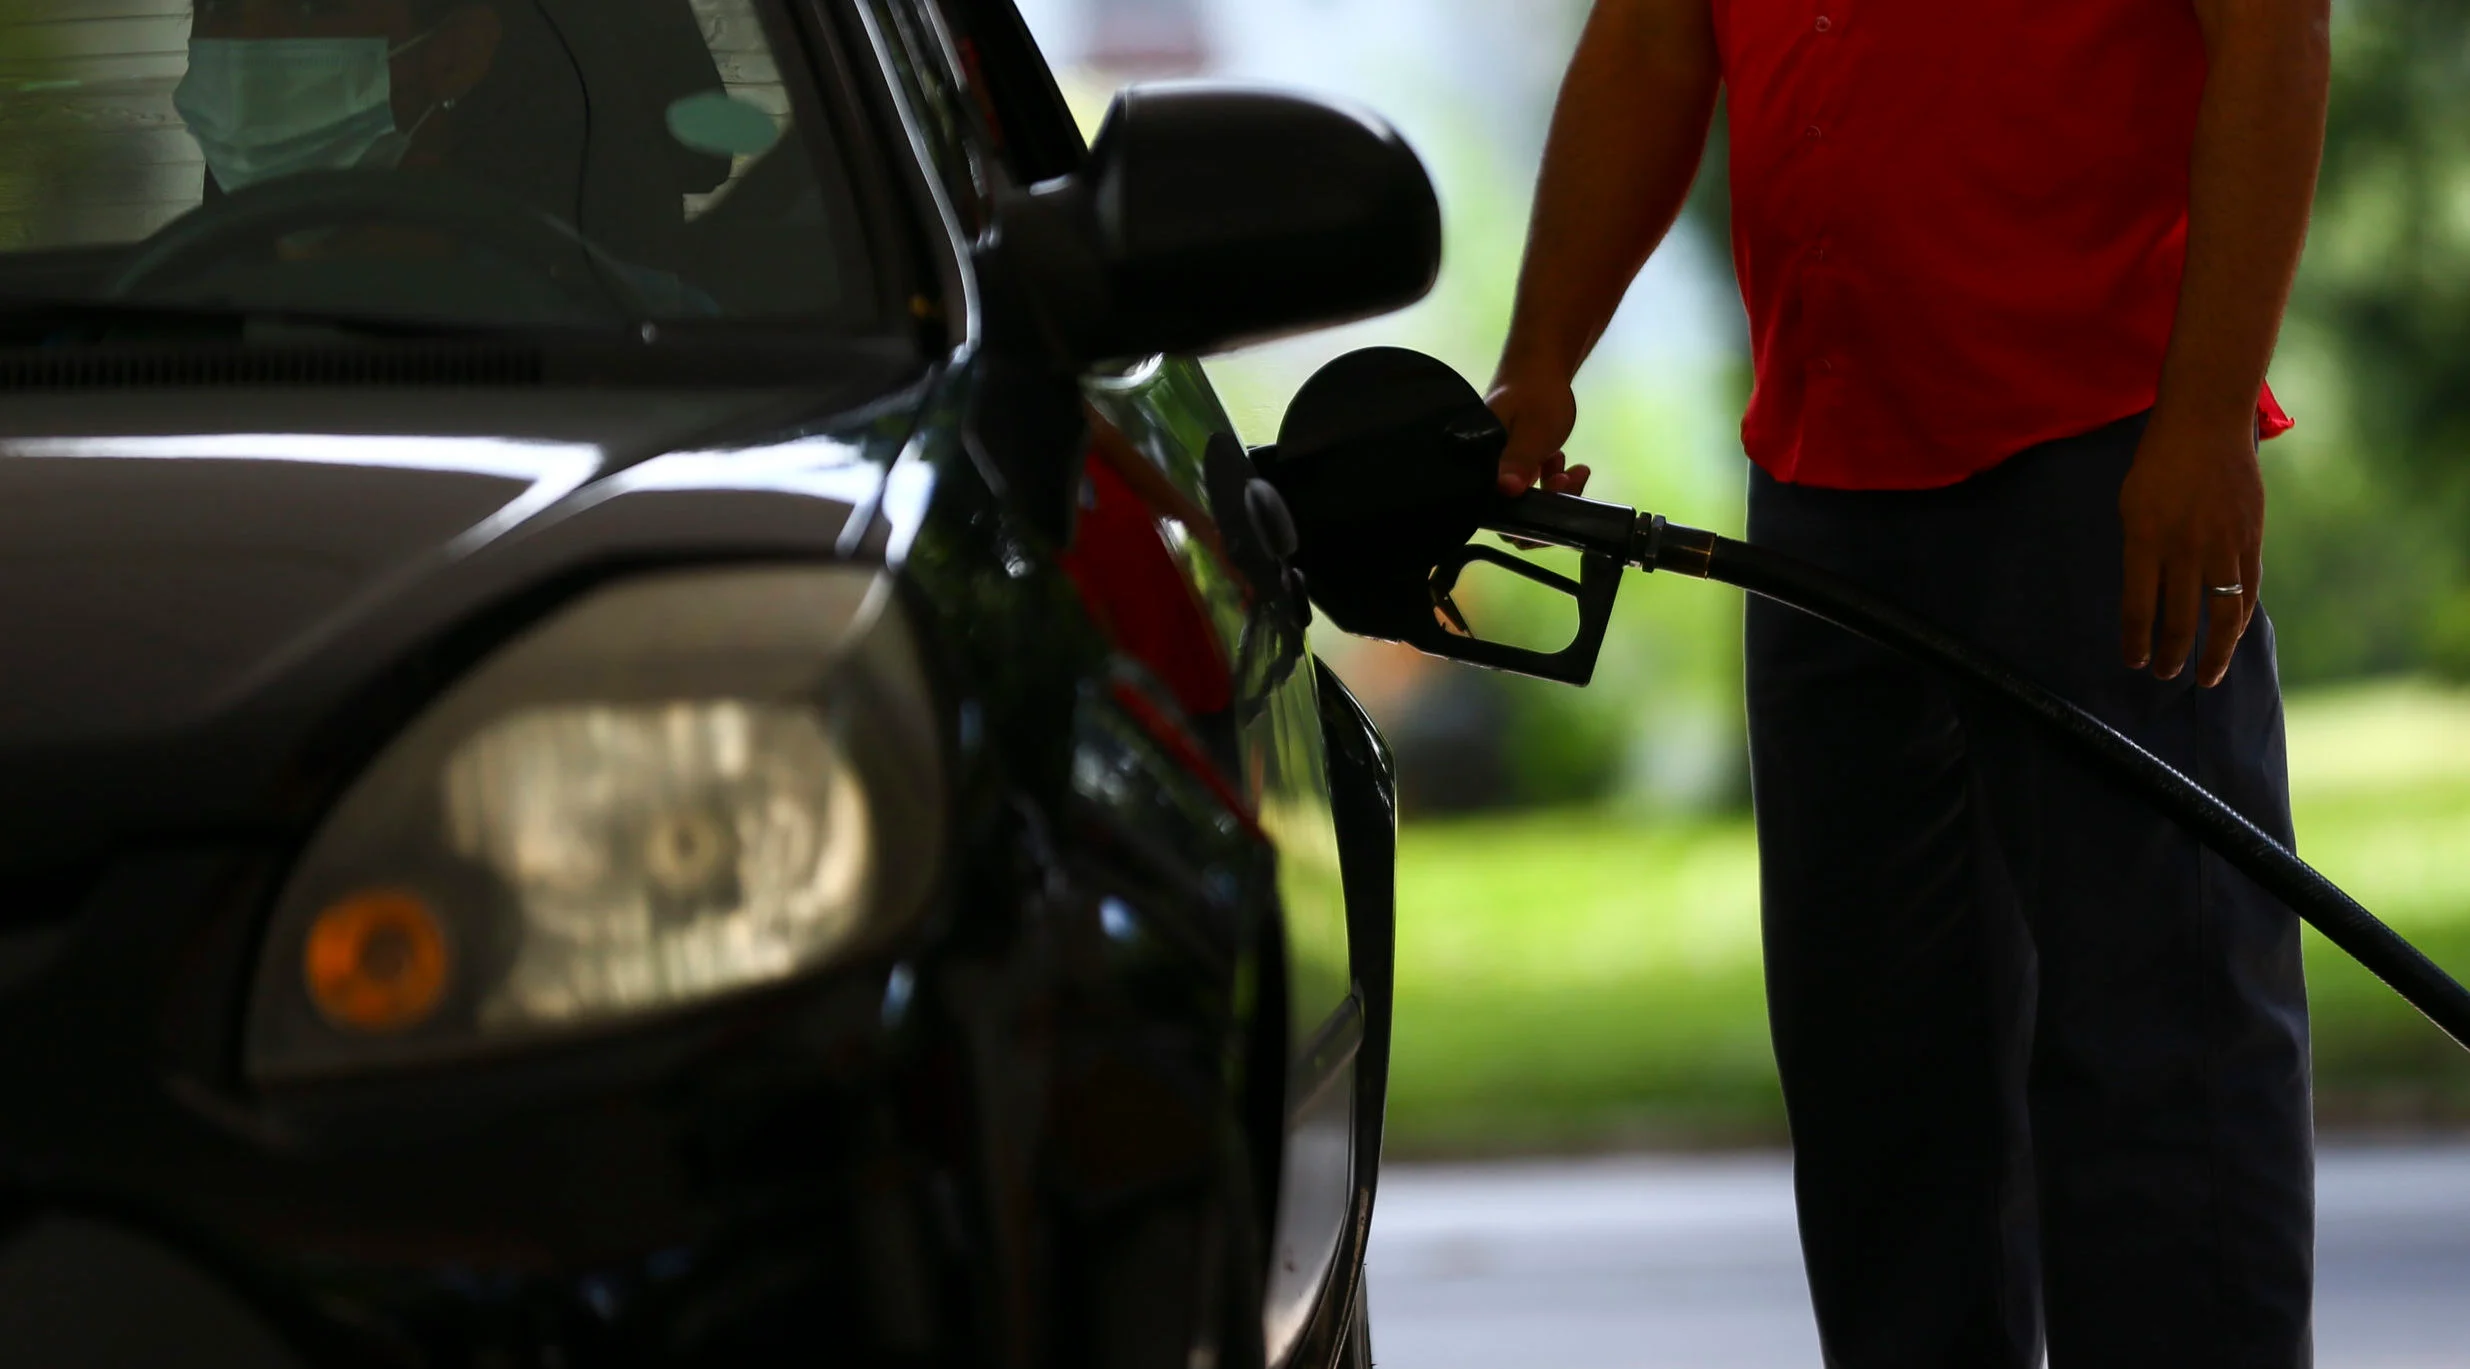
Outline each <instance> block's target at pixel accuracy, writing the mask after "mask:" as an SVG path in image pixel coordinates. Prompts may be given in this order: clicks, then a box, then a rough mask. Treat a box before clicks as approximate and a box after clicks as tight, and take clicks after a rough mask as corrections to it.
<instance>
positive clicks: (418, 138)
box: [173, 0, 726, 317]
mask: <svg viewBox="0 0 2470 1369" xmlns="http://www.w3.org/2000/svg"><path fill="white" fill-rule="evenodd" d="M655 3H656V4H659V3H665V0H655ZM677 8H678V9H679V11H680V12H683V11H684V4H683V0H678V4H677ZM515 17H517V18H519V19H523V20H526V21H528V22H531V23H532V24H534V25H535V26H536V27H538V26H539V25H541V24H542V23H543V21H544V18H545V16H543V15H540V14H537V13H533V12H531V11H528V10H527V11H525V12H523V13H520V14H518V15H516V16H515ZM687 36H688V37H689V38H690V39H691V38H693V36H694V34H693V31H692V30H691V29H689V30H688V31H687ZM514 37H515V34H514V33H513V32H512V31H510V30H509V28H508V26H507V16H506V15H504V14H502V13H501V11H500V10H499V9H498V8H497V7H495V6H494V5H491V4H487V3H478V2H477V0H198V5H197V8H196V11H195V18H194V21H193V24H192V27H191V32H190V41H189V68H188V72H187V74H186V75H185V76H184V77H183V78H182V80H181V82H180V84H179V86H178V87H177V88H176V89H175V91H174V93H173V106H174V108H175V109H176V110H177V111H178V112H179V114H180V116H181V117H182V119H184V120H185V121H186V122H187V124H188V128H189V132H190V134H191V135H192V136H193V137H195V138H196V140H197V143H198V146H199V149H200V150H201V152H202V153H203V155H204V157H205V161H206V167H207V177H208V182H209V184H208V187H207V194H206V199H207V201H208V203H209V204H211V203H212V202H214V201H215V200H216V199H218V198H220V197H221V196H224V195H232V194H237V193H239V192H241V191H244V190H247V189H249V188H250V187H252V186H257V185H261V184H264V183H267V182H271V181H277V180H280V179H282V178H284V177H287V176H295V175H300V174H304V173H310V172H331V171H394V170H401V171H407V172H415V171H417V172H432V171H436V172H450V173H454V174H455V176H456V178H457V179H458V180H460V181H463V182H465V183H466V187H467V189H466V191H465V192H456V191H452V190H448V189H445V188H443V187H441V188H440V191H439V199H440V203H441V204H444V203H448V202H452V201H454V200H457V199H459V198H465V197H467V195H468V191H469V190H470V189H475V188H476V189H479V190H481V191H485V192H488V193H490V194H493V195H496V196H498V197H502V199H503V200H504V203H505V205H506V207H507V208H508V209H509V210H510V212H519V208H518V206H521V205H526V204H528V205H530V206H532V207H533V208H534V209H536V210H537V211H539V212H540V213H542V214H544V215H546V216H547V217H549V218H551V219H554V220H556V221H558V222H559V223H560V224H562V225H566V226H567V229H568V231H572V232H577V233H580V232H581V231H582V225H581V223H579V222H570V221H571V220H577V219H581V218H584V217H586V216H584V215H582V214H580V213H579V211H580V210H582V209H584V208H586V207H590V206H589V205H588V204H586V203H583V202H580V199H579V197H578V196H577V195H576V194H575V193H574V192H573V191H571V190H569V191H567V192H565V193H562V194H561V193H560V192H559V190H558V189H557V188H556V186H555V185H554V184H552V183H553V182H555V181H556V180H557V179H558V178H557V177H556V176H547V177H543V176H537V175H535V176H531V177H519V178H517V181H518V183H516V184H508V183H507V179H508V178H507V177H505V176H504V175H492V174H486V173H485V172H484V173H483V174H480V175H475V174H473V173H474V172H476V171H481V170H482V168H483V167H484V166H486V165H487V164H488V163H490V162H491V160H492V157H491V154H493V153H503V152H505V151H506V150H508V143H509V135H511V134H515V133H518V132H519V133H521V134H522V135H524V137H518V138H514V139H512V141H514V142H523V141H526V140H527V139H529V140H531V141H540V140H541V138H542V136H543V135H544V133H547V134H548V135H549V136H548V139H547V143H546V145H547V146H548V147H549V148H551V149H553V152H552V158H551V161H552V163H553V167H552V169H556V168H557V167H568V166H577V165H579V163H580V160H581V158H582V147H581V143H580V136H581V132H582V128H583V127H584V126H585V125H584V122H583V121H582V120H581V119H580V118H578V119H577V120H576V121H575V122H574V124H573V126H572V127H571V128H568V129H565V130H564V131H566V132H568V133H570V134H571V135H572V138H573V146H571V147H567V146H561V143H563V142H564V141H565V139H562V138H560V137H558V136H557V135H556V133H554V132H551V130H557V129H561V128H562V127H563V121H551V122H550V123H549V124H548V125H546V126H545V127H544V126H543V125H542V124H540V123H538V122H532V123H525V124H522V125H520V126H518V127H517V128H508V127H506V126H505V123H504V111H502V110H501V111H500V112H499V114H498V116H496V117H491V116H489V115H488V114H486V113H485V112H484V113H480V114H478V115H477V117H478V118H479V120H480V121H479V122H477V123H473V124H472V125H471V126H470V127H468V128H467V127H465V126H464V120H463V119H462V118H461V117H459V106H462V105H464V104H466V103H467V102H470V101H471V97H472V96H473V93H474V92H475V90H476V89H477V88H479V87H480V86H481V85H482V84H483V82H484V81H492V80H496V79H497V78H499V75H500V73H498V72H497V67H498V66H499V65H501V59H502V58H504V57H505V56H506V53H505V51H504V48H505V47H506V46H507V44H508V42H509V40H510V39H512V38H514ZM533 37H534V38H535V39H536V40H540V41H535V42H534V43H533V44H532V46H533V47H535V48H540V47H544V46H545V47H547V48H550V49H553V50H554V51H555V52H556V53H557V54H558V60H557V61H556V62H555V63H553V67H554V69H555V70H556V71H557V72H558V74H560V75H565V76H568V77H572V76H574V75H577V74H579V73H578V71H577V68H576V67H575V66H574V65H573V54H572V51H571V49H570V48H569V45H568V40H567V38H566V37H564V36H561V35H560V34H559V33H558V32H557V30H556V29H555V28H554V26H553V24H552V26H550V27H541V28H538V32H536V33H534V34H533ZM515 65H517V66H520V65H521V63H520V61H519V60H518V61H517V62H516V63H515ZM707 71H708V68H707ZM710 74H711V75H712V76H713V77H714V79H715V80H716V79H717V73H716V72H714V73H710ZM498 83H499V84H503V81H502V80H501V81H499V82H498ZM553 84H554V83H553ZM479 103H484V104H485V103H486V102H485V101H483V102H479ZM579 113H580V111H578V114H579ZM721 170H722V171H725V170H726V163H725V162H723V163H722V164H721ZM544 182H550V183H544ZM655 193H657V192H655ZM667 203H668V204H669V205H670V206H672V207H673V206H674V205H675V204H676V200H675V197H674V195H672V196H671V197H670V198H669V199H668V201H667ZM672 212H674V208H672ZM591 217H593V218H594V219H595V220H597V217H598V216H591ZM621 222H622V221H621ZM474 246H476V244H474V243H470V242H461V241H458V238H457V235H453V234H450V233H446V232H443V231H441V230H440V229H439V228H438V227H437V226H436V225H434V224H424V225H381V224H374V223H372V224H364V225H361V226H358V227H355V228H351V229H349V230H347V231H344V232H340V233H333V234H324V233H320V234H313V235H293V236H292V237H290V238H288V239H287V240H286V241H285V243H283V244H282V245H281V246H280V247H279V249H278V253H277V255H278V259H279V260H280V261H281V262H282V263H284V265H282V266H281V267H280V268H279V269H278V271H277V273H276V274H277V276H278V277H279V278H280V279H279V280H278V279H277V278H276V277H270V276H267V275H265V274H263V273H258V274H254V275H253V276H252V277H251V279H253V280H254V281H255V282H256V283H254V284H250V285H245V286H237V287H234V288H233V289H232V293H235V294H237V295H239V296H241V297H252V298H260V299H273V298H282V299H285V300H287V301H291V302H295V303H301V304H306V305H308V306H310V307H344V308H354V309H380V310H398V309H404V308H413V309H415V311H417V312H431V311H433V310H434V309H435V308H436V307H437V306H439V305H441V304H444V303H447V302H449V301H452V302H455V304H456V305H457V307H459V308H460V309H461V310H462V311H464V312H473V311H479V312H504V311H506V310H508V309H511V310H512V311H513V312H515V313H517V314H521V315H525V316H533V315H537V314H541V313H543V312H544V311H545V312H548V313H555V312H557V311H558V308H557V306H556V305H553V304H548V303H543V302H542V300H541V298H538V297H536V296H535V293H534V292H535V291H536V290H537V288H538V286H539V282H538V281H512V280H508V279H506V278H505V276H504V271H503V259H502V258H494V259H492V258H490V256H489V254H487V253H485V252H484V253H480V254H477V255H474V254H472V253H470V252H469V251H468V249H470V248H472V247H474ZM577 250H578V252H583V253H588V256H589V265H588V266H586V267H583V268H582V269H583V271H584V272H585V273H586V274H587V275H588V276H596V277H598V278H599V279H600V280H602V281H603V282H605V283H608V284H610V285H611V286H612V287H613V289H612V296H613V297H612V298H611V299H610V300H609V301H608V302H609V303H610V304H612V305H615V306H616V307H617V308H618V309H619V310H620V311H621V312H623V313H625V314H628V315H632V314H636V313H641V312H645V311H648V312H650V313H652V314H654V315H657V316H661V317H706V316H710V315H712V314H715V313H717V312H718V311H719V306H718V303H717V301H715V300H714V299H713V297H712V296H711V295H710V294H709V293H708V292H706V291H704V290H703V289H701V288H700V287H698V286H696V285H694V284H693V283H691V282H689V281H687V280H685V279H684V278H683V277H681V276H679V275H677V274H676V273H674V272H672V271H668V270H664V269H660V268H658V267H655V266H649V265H645V264H642V263H640V262H636V261H628V260H623V259H621V258H620V257H618V256H615V255H612V254H611V253H610V252H609V251H608V250H606V249H605V248H604V247H601V246H599V245H593V246H591V247H588V248H587V247H585V246H584V245H583V244H582V243H581V242H580V241H578V243H577ZM457 260H460V261H462V262H464V263H465V265H464V266H462V267H458V266H456V265H454V262H456V261H457ZM577 260H578V262H581V261H582V260H583V258H581V257H578V259H577ZM475 262H478V263H481V264H480V265H473V264H472V263H475ZM373 263H374V264H379V265H377V266H375V267H374V268H373V266H372V264H373ZM320 264H323V266H324V268H325V269H322V270H321V269H320ZM233 269H234V270H246V269H247V268H244V267H238V266H235V267H234V268H233ZM222 279H223V280H224V282H225V283H226V285H230V284H231V283H232V282H233V281H234V280H235V279H236V278H235V277H234V276H232V275H231V274H228V273H227V274H225V275H224V276H223V277H222ZM566 288H571V286H570V287H566ZM415 300H416V301H417V303H416V304H415V303H414V301H415Z"/></svg>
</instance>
